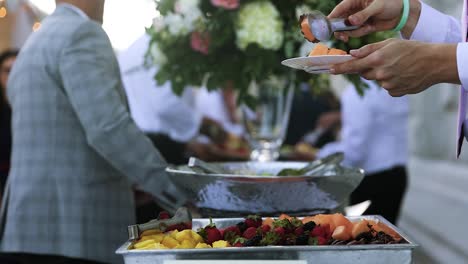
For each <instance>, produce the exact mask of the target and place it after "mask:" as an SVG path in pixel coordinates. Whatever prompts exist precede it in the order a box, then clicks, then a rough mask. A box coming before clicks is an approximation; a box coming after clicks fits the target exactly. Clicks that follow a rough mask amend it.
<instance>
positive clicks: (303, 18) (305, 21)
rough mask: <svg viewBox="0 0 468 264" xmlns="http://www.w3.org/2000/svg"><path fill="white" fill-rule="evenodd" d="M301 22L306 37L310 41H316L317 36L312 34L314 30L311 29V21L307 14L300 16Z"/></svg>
mask: <svg viewBox="0 0 468 264" xmlns="http://www.w3.org/2000/svg"><path fill="white" fill-rule="evenodd" d="M300 23H301V32H302V34H303V35H304V38H305V39H307V40H308V41H310V42H313V41H315V36H314V35H313V34H312V31H310V26H309V21H308V19H307V16H304V15H302V16H301V18H300Z"/></svg>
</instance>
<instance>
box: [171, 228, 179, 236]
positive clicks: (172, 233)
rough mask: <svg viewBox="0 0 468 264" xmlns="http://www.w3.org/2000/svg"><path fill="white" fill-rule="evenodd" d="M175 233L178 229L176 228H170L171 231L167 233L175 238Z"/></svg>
mask: <svg viewBox="0 0 468 264" xmlns="http://www.w3.org/2000/svg"><path fill="white" fill-rule="evenodd" d="M177 233H179V231H178V230H177V229H174V230H172V231H171V232H170V233H169V235H170V236H171V237H172V238H176V235H177Z"/></svg>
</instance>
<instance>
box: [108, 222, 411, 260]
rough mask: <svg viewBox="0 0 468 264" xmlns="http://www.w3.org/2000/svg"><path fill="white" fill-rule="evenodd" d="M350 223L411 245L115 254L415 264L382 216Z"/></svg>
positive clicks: (124, 252)
mask: <svg viewBox="0 0 468 264" xmlns="http://www.w3.org/2000/svg"><path fill="white" fill-rule="evenodd" d="M349 219H350V220H351V221H359V220H361V219H369V220H374V221H380V222H383V223H385V224H386V225H388V226H389V227H391V228H393V229H394V230H395V231H396V232H398V234H399V235H400V236H401V237H402V238H404V239H405V240H406V241H407V242H408V243H406V244H386V245H350V246H267V247H246V248H235V247H233V248H214V249H211V248H210V249H170V250H129V249H130V248H132V246H133V243H132V242H130V241H129V242H126V243H124V244H123V245H122V246H121V247H120V248H119V249H118V250H117V251H116V253H117V254H119V255H122V257H123V258H124V261H125V264H164V262H165V261H166V260H220V261H221V260H236V259H237V260H303V261H307V263H308V264H312V263H321V264H322V263H325V264H327V263H330V264H331V263H333V264H336V263H340V264H348V263H349V264H356V263H359V264H395V263H398V264H405V263H412V262H413V250H414V248H415V247H417V245H416V244H415V243H414V242H413V241H412V240H411V239H409V238H408V236H406V235H405V234H404V233H403V232H401V231H400V230H399V229H398V228H397V227H395V226H394V225H392V224H390V223H389V222H388V221H387V220H385V219H384V218H382V217H381V216H361V217H349ZM242 220H243V219H242V218H221V219H213V222H214V223H216V225H217V226H218V227H220V228H223V227H227V226H230V225H234V224H236V223H238V222H240V221H242ZM192 223H193V229H194V230H197V229H198V228H201V227H204V226H206V225H207V224H209V219H194V220H193V222H192Z"/></svg>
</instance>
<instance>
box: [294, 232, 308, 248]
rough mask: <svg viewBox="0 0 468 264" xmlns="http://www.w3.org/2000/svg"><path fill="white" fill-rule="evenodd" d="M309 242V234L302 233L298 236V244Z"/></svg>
mask: <svg viewBox="0 0 468 264" xmlns="http://www.w3.org/2000/svg"><path fill="white" fill-rule="evenodd" d="M308 243H309V235H306V234H302V235H300V236H298V237H297V238H296V245H298V246H302V245H307V244H308Z"/></svg>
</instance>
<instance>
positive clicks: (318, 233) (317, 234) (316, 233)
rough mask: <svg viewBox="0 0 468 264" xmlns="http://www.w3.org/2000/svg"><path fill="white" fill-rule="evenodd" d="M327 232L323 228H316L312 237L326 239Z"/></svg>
mask: <svg viewBox="0 0 468 264" xmlns="http://www.w3.org/2000/svg"><path fill="white" fill-rule="evenodd" d="M325 235H326V230H325V229H324V228H323V227H322V226H321V225H318V226H315V227H314V229H312V231H311V232H310V236H311V237H325Z"/></svg>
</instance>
